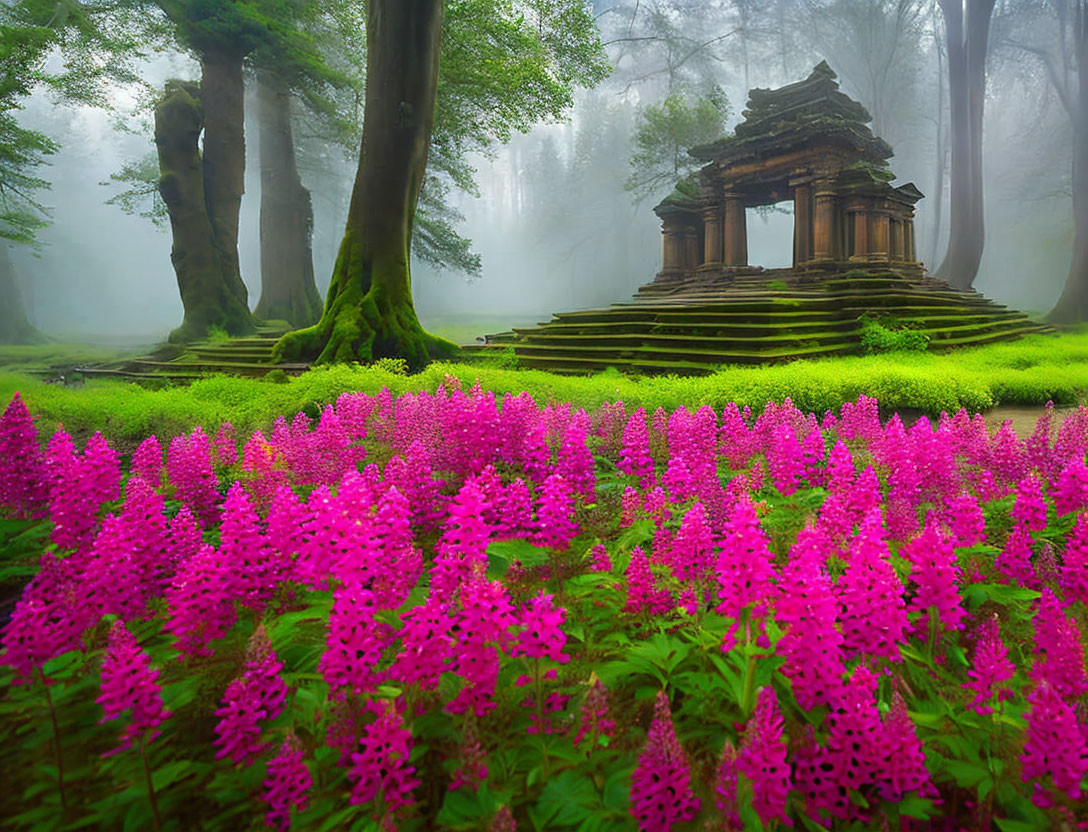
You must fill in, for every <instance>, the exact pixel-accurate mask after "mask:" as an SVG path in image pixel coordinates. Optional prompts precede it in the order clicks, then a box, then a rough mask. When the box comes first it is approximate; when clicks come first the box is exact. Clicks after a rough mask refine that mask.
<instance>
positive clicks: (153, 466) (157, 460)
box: [129, 434, 162, 490]
mask: <svg viewBox="0 0 1088 832" xmlns="http://www.w3.org/2000/svg"><path fill="white" fill-rule="evenodd" d="M129 472H130V473H131V474H132V476H134V477H140V478H141V479H143V480H144V482H146V483H147V484H148V485H150V486H151V487H152V488H154V489H156V490H158V489H159V488H160V487H161V486H162V445H160V444H159V440H158V437H156V436H155V434H151V436H149V437H147V439H145V440H144V441H143V442H141V443H140V444H139V445H137V446H136V450H135V451H133V453H132V462H131V464H130V465H129Z"/></svg>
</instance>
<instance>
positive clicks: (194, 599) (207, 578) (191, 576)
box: [163, 546, 237, 656]
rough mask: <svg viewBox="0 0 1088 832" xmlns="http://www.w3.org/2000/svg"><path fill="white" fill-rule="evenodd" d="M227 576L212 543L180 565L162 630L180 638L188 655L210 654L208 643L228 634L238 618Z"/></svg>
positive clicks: (168, 596) (178, 641) (169, 591)
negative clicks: (168, 614) (227, 585)
mask: <svg viewBox="0 0 1088 832" xmlns="http://www.w3.org/2000/svg"><path fill="white" fill-rule="evenodd" d="M227 582H228V578H227V576H226V575H224V567H223V564H222V562H221V561H220V558H219V553H218V552H217V551H216V550H215V549H213V548H212V547H211V546H201V547H200V549H199V551H197V553H196V554H195V555H193V556H192V557H190V558H189V559H188V560H186V561H183V562H182V563H181V564H179V565H178V570H177V573H176V574H175V575H174V579H173V581H172V582H171V584H170V587H169V588H168V589H167V590H166V602H167V604H168V606H169V609H170V618H169V619H167V621H166V624H165V625H164V626H163V630H165V631H166V632H168V633H172V634H173V635H174V636H175V637H176V638H177V647H178V649H179V650H180V651H181V652H182V653H183V654H185V655H187V656H197V655H211V654H212V652H213V651H212V650H211V649H210V648H208V646H207V645H208V644H209V643H211V642H212V641H214V640H215V639H219V638H222V637H223V636H225V635H226V634H227V632H228V631H229V630H230V628H231V627H233V626H234V622H235V620H236V618H237V613H236V611H235V609H234V602H233V601H232V600H231V598H230V596H229V595H228V594H227V592H226V591H225V584H226V583H227Z"/></svg>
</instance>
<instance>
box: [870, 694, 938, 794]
mask: <svg viewBox="0 0 1088 832" xmlns="http://www.w3.org/2000/svg"><path fill="white" fill-rule="evenodd" d="M883 743H884V752H883V758H884V760H885V765H884V768H883V771H880V772H879V775H880V778H881V780H882V781H883V782H882V784H881V786H880V793H881V796H882V797H883V798H884V799H885V800H890V801H892V802H894V803H898V802H899V801H901V800H902V799H903V795H904V794H905V793H907V792H918V793H919V794H922V795H931V796H936V794H937V790H936V788H935V787H934V785H933V782H932V781H931V780H930V777H929V769H927V768H926V755H925V752H924V751H923V750H922V744H921V743H920V742H919V741H918V735H917V734H916V733H915V730H914V723H913V722H912V721H911V718H910V714H908V713H907V703H906V702H904V701H903V697H902V696H900V694H899V691H896V692H895V693H893V694H892V707H891V710H890V711H889V712H888V715H887V716H886V717H885V718H884V733H883Z"/></svg>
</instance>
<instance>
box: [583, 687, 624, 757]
mask: <svg viewBox="0 0 1088 832" xmlns="http://www.w3.org/2000/svg"><path fill="white" fill-rule="evenodd" d="M581 717H582V721H581V725H580V726H579V727H578V733H577V734H576V735H575V737H574V744H575V746H577V745H579V744H580V743H581V742H582V740H583V739H585V738H586V737H589V743H590V745H589V749H588V750H587V751H586V753H587V754H588V753H590V752H591V751H592V750H593V748H594V747H595V746H596V744H597V739H598V737H612V736H614V735H615V733H616V723H615V722H614V721H613V720H612V719H611V718H610V716H609V711H608V689H607V688H605V686H604V685H603V684H601V680H600V679H598V678H597V674H593V676H592V677H591V681H590V686H589V691H588V692H587V693H586V695H585V698H584V699H583V700H582V713H581Z"/></svg>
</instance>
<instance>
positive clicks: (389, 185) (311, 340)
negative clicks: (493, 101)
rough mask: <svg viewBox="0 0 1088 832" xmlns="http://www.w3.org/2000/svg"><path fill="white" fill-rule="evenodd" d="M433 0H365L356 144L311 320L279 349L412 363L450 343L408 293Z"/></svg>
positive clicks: (430, 106)
mask: <svg viewBox="0 0 1088 832" xmlns="http://www.w3.org/2000/svg"><path fill="white" fill-rule="evenodd" d="M441 24H442V0H370V2H369V4H368V6H367V32H366V35H367V74H366V77H367V87H366V110H365V113H364V116H363V140H362V151H361V153H360V155H359V169H358V172H357V174H356V177H355V186H354V189H353V191H352V196H351V205H350V207H349V209H348V221H347V228H346V229H345V232H344V240H343V242H342V243H341V245H340V253H339V255H338V257H337V261H336V265H335V267H334V269H333V276H332V283H331V285H330V286H329V294H328V297H327V298H326V301H325V310H324V313H323V314H322V316H321V320H320V321H319V322H318V323H317V324H316V325H315V326H313V327H309V328H307V329H303V330H298V331H297V332H293V333H288V334H287V335H285V336H284V337H283V339H281V340H280V342H279V344H278V345H277V353H278V354H279V355H280V356H281V357H282V358H313V359H316V361H317V362H318V363H328V362H334V361H359V360H364V361H365V360H370V359H374V358H379V357H397V358H403V359H405V360H406V361H407V362H408V364H409V366H411V367H413V368H415V367H419V366H421V365H423V364H425V363H426V362H427V361H428V360H430V359H431V358H434V357H438V356H441V355H444V354H449V353H451V352H453V351H454V350H456V347H455V346H454V345H453V344H451V343H449V342H448V341H444V340H442V339H440V338H436V337H435V336H433V335H430V334H429V333H427V332H425V331H424V330H423V327H422V326H420V323H419V318H418V317H417V316H416V311H415V306H414V304H413V302H412V286H411V279H410V274H409V249H410V244H411V238H412V221H413V218H414V215H415V210H416V202H417V201H418V199H419V189H420V186H421V184H422V182H423V175H424V170H425V168H426V165H427V151H428V149H429V147H430V140H431V128H432V125H433V123H434V105H435V92H436V88H437V83H438V60H439V48H440V40H441Z"/></svg>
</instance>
